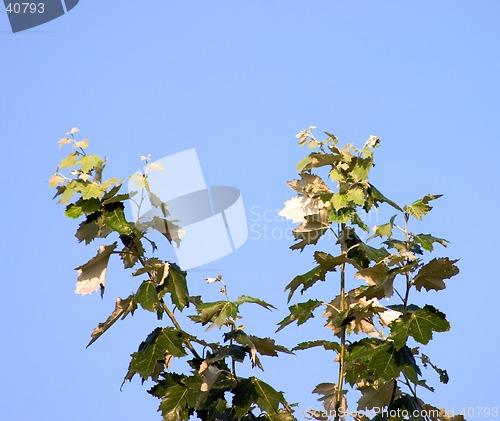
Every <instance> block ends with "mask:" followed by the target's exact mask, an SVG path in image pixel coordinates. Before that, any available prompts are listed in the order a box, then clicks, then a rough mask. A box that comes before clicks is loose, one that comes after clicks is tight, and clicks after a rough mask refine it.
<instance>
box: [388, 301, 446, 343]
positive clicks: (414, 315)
mask: <svg viewBox="0 0 500 421" xmlns="http://www.w3.org/2000/svg"><path fill="white" fill-rule="evenodd" d="M390 327H391V335H390V337H391V338H392V339H393V341H394V346H395V347H396V349H399V348H401V347H403V346H404V345H405V344H406V342H407V340H408V338H409V337H410V336H411V337H412V338H413V339H415V340H416V341H417V342H419V343H421V344H424V345H427V344H428V343H429V341H430V340H431V339H432V334H433V332H446V331H448V330H450V323H449V322H448V320H446V315H445V314H444V313H442V312H440V311H439V310H437V309H436V308H435V307H433V306H431V305H428V304H427V305H425V306H424V307H423V308H420V309H418V310H415V311H412V312H409V313H407V314H404V315H403V316H401V317H400V318H398V319H396V320H395V321H393V322H392V323H391V325H390Z"/></svg>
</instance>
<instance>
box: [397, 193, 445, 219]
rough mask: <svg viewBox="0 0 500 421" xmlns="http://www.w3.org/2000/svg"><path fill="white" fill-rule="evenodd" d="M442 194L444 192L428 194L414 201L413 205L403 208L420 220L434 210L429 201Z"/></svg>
mask: <svg viewBox="0 0 500 421" xmlns="http://www.w3.org/2000/svg"><path fill="white" fill-rule="evenodd" d="M441 196H442V194H428V195H426V196H424V197H423V198H422V199H419V200H417V201H415V202H413V203H412V204H411V205H408V206H405V207H404V208H403V210H404V211H405V212H406V213H408V214H410V215H412V216H414V217H415V218H417V219H418V220H422V217H423V216H424V215H426V214H427V213H429V212H430V211H431V210H432V206H431V205H429V202H430V201H431V200H436V199H439V198H440V197H441Z"/></svg>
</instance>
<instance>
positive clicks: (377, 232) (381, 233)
mask: <svg viewBox="0 0 500 421" xmlns="http://www.w3.org/2000/svg"><path fill="white" fill-rule="evenodd" d="M396 216H397V215H394V216H393V217H392V218H391V220H390V221H389V222H388V223H387V224H382V225H375V226H374V227H373V235H372V236H371V237H369V238H368V239H367V241H368V240H370V239H372V238H375V237H387V238H391V237H392V229H393V228H394V220H395V219H396Z"/></svg>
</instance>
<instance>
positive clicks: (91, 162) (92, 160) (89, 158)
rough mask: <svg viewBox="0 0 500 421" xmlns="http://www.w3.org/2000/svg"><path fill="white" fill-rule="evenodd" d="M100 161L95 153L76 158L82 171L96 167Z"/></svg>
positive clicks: (88, 170)
mask: <svg viewBox="0 0 500 421" xmlns="http://www.w3.org/2000/svg"><path fill="white" fill-rule="evenodd" d="M101 163H102V159H101V157H100V156H97V155H85V156H82V157H81V158H80V159H79V160H78V165H80V168H81V169H82V171H83V172H84V173H88V172H90V170H92V169H94V168H95V167H98V166H99V165H100V164H101Z"/></svg>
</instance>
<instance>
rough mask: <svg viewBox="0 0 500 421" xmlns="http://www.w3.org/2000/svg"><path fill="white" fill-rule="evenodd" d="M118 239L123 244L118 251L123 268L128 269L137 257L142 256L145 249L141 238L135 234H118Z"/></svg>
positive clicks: (136, 260) (137, 259)
mask: <svg viewBox="0 0 500 421" xmlns="http://www.w3.org/2000/svg"><path fill="white" fill-rule="evenodd" d="M120 240H121V241H122V243H123V245H124V246H125V247H124V248H123V250H122V251H121V252H120V257H121V259H122V261H123V266H124V267H125V269H130V268H132V267H134V265H135V264H136V263H137V262H138V261H139V257H142V256H144V254H145V251H144V247H143V246H142V242H141V239H140V238H139V237H137V236H136V235H127V234H122V235H120Z"/></svg>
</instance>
